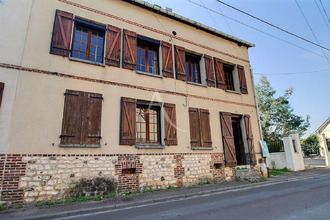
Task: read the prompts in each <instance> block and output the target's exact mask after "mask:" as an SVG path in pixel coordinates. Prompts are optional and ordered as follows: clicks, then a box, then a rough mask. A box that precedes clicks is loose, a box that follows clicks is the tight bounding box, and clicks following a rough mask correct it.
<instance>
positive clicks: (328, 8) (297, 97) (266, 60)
mask: <svg viewBox="0 0 330 220" xmlns="http://www.w3.org/2000/svg"><path fill="white" fill-rule="evenodd" d="M221 1H222V2H225V3H226V4H229V5H231V6H234V7H236V8H238V9H240V10H242V11H244V12H247V13H249V14H251V15H253V16H255V17H258V18H260V19H262V20H264V21H267V22H268V23H271V24H273V25H276V26H278V27H280V28H282V29H284V30H286V31H289V32H291V33H293V34H295V35H298V36H299V37H302V38H304V39H306V40H309V41H311V42H314V43H316V44H318V45H321V46H323V47H325V48H327V49H322V48H320V47H318V46H315V45H313V44H311V43H308V42H306V41H303V40H301V39H299V38H297V37H294V36H292V35H289V34H287V33H284V32H283V31H280V30H278V29H276V28H273V27H271V26H269V25H267V24H264V23H262V22H260V21H258V20H256V19H253V18H251V17H248V16H247V15H244V14H243V13H240V12H238V11H236V10H234V9H232V8H230V7H228V6H225V5H224V4H221V3H219V2H217V0H147V2H149V3H151V4H156V5H159V6H161V7H162V8H165V7H168V8H171V9H172V11H173V12H174V13H176V14H179V15H182V16H184V17H187V18H190V19H192V20H195V21H197V22H199V23H202V24H205V25H207V26H209V27H212V28H215V29H217V30H219V31H222V32H224V33H227V34H230V35H232V36H235V37H237V38H240V39H242V40H245V41H248V42H250V43H253V44H255V45H256V46H255V47H253V48H250V49H249V58H250V64H251V66H252V70H253V77H254V80H255V83H258V81H259V79H260V77H261V74H265V76H266V77H267V79H268V81H269V82H270V84H271V86H272V87H273V88H274V89H275V90H276V91H277V93H276V95H275V96H276V97H277V96H279V95H283V94H284V91H285V90H286V89H288V88H290V87H292V88H293V89H294V92H293V94H292V96H291V98H290V99H289V101H290V103H291V106H292V107H293V108H294V113H295V114H297V115H299V116H302V117H303V118H306V116H307V115H309V116H310V123H311V126H310V128H309V129H308V131H307V132H306V134H305V135H304V136H303V138H306V137H307V136H308V135H310V134H312V133H314V132H315V130H316V129H317V128H319V127H320V126H321V125H322V124H323V123H324V122H325V121H326V119H327V118H328V117H330V51H329V50H330V20H329V19H330V1H329V0H221ZM197 4H198V5H197ZM201 6H204V7H206V8H207V9H205V8H203V7H201ZM322 6H323V7H322ZM221 14H223V15H225V16H227V17H224V16H223V15H221ZM228 17H229V18H228ZM232 19H234V20H237V21H239V22H241V23H244V24H241V23H239V22H236V21H233V20H232ZM248 26H251V27H252V28H251V27H248ZM256 29H258V30H259V31H257V30H256ZM263 32H264V33H263ZM270 35H271V36H270Z"/></svg>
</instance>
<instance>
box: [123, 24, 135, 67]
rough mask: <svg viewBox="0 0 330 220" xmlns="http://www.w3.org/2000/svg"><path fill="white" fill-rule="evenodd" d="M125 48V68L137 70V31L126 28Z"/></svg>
mask: <svg viewBox="0 0 330 220" xmlns="http://www.w3.org/2000/svg"><path fill="white" fill-rule="evenodd" d="M123 50H124V54H123V68H125V69H130V70H136V50H137V37H136V33H135V32H133V31H129V30H124V48H123Z"/></svg>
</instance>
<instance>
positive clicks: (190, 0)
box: [187, 0, 326, 58]
mask: <svg viewBox="0 0 330 220" xmlns="http://www.w3.org/2000/svg"><path fill="white" fill-rule="evenodd" d="M187 1H189V2H191V3H193V4H195V5H197V6H199V7H202V8H205V9H207V10H209V11H211V12H213V13H216V14H218V15H221V16H223V17H226V18H228V19H230V20H232V21H235V22H237V23H239V24H241V25H244V26H246V27H249V28H251V29H253V30H256V31H258V32H260V33H263V34H265V35H268V36H270V37H273V38H275V39H277V40H280V41H283V42H285V43H287V44H290V45H292V46H295V47H297V48H300V49H302V50H305V51H307V52H310V53H312V54H314V55H317V56H320V57H323V58H326V57H325V56H323V55H321V54H318V53H315V52H313V51H311V50H308V49H305V48H303V47H301V46H298V45H296V44H294V43H291V42H289V41H286V40H284V39H281V38H279V37H276V36H274V35H271V34H269V33H267V32H265V31H262V30H259V29H257V28H255V27H253V26H251V25H248V24H245V23H243V22H241V21H238V20H236V19H234V18H231V17H228V16H227V15H224V14H221V13H219V12H217V11H215V10H213V9H210V8H207V7H205V6H203V5H201V4H198V3H197V2H194V1H192V0H187Z"/></svg>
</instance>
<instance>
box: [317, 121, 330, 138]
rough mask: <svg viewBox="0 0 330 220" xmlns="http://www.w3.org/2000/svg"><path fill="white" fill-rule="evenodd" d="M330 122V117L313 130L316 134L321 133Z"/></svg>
mask: <svg viewBox="0 0 330 220" xmlns="http://www.w3.org/2000/svg"><path fill="white" fill-rule="evenodd" d="M329 123H330V117H329V118H328V119H327V120H326V121H325V122H324V123H323V124H322V125H321V126H320V127H319V128H318V129H317V130H316V131H315V132H316V133H318V134H321V133H322V131H323V130H324V129H325V127H327V125H328V124H329Z"/></svg>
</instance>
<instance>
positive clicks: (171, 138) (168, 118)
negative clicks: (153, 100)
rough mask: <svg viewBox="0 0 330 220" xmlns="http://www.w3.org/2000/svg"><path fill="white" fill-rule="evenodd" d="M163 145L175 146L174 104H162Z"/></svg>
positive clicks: (176, 142)
mask: <svg viewBox="0 0 330 220" xmlns="http://www.w3.org/2000/svg"><path fill="white" fill-rule="evenodd" d="M164 113H165V145H177V144H178V141H177V134H176V133H177V130H176V111H175V104H169V103H164Z"/></svg>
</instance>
